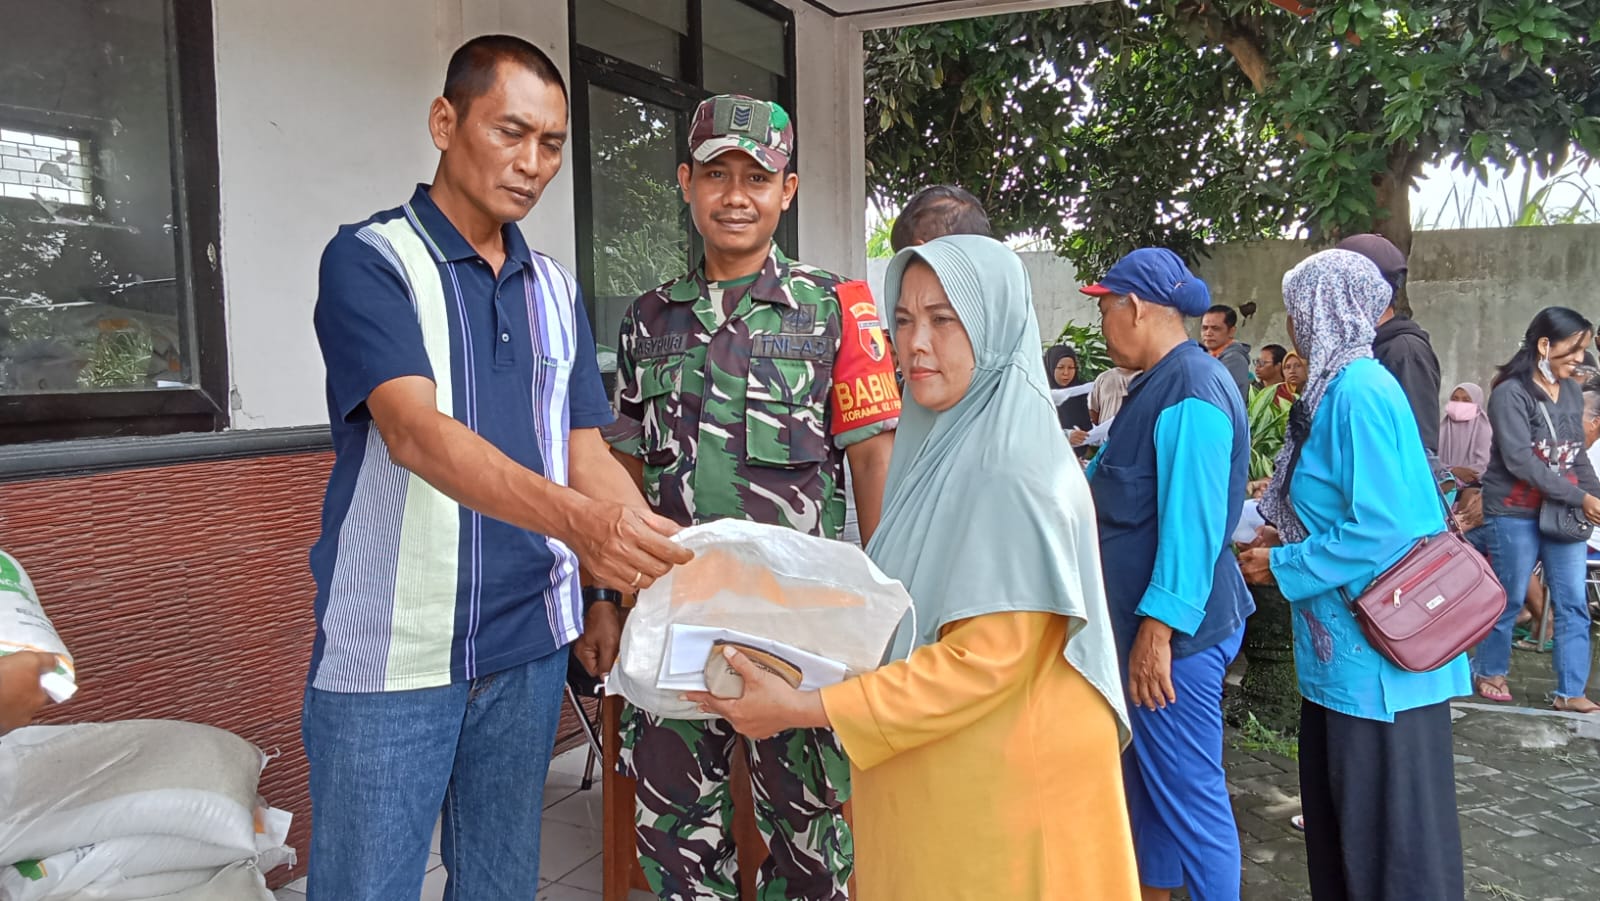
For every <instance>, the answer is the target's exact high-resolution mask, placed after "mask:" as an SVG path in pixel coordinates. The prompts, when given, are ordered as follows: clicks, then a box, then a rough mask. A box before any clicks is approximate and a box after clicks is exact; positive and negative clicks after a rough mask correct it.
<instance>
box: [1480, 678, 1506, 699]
mask: <svg viewBox="0 0 1600 901" xmlns="http://www.w3.org/2000/svg"><path fill="white" fill-rule="evenodd" d="M1477 692H1478V697H1480V698H1485V699H1487V700H1490V701H1494V702H1495V703H1497V704H1505V703H1507V702H1509V701H1510V700H1511V689H1509V688H1507V687H1506V680H1505V679H1500V678H1495V679H1479V680H1478V683H1477Z"/></svg>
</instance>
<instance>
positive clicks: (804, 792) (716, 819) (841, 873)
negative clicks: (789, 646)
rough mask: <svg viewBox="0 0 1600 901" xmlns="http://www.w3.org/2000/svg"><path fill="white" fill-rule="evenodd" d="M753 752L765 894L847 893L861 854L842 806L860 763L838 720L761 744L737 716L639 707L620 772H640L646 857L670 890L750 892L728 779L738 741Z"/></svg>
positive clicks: (833, 896) (774, 900)
mask: <svg viewBox="0 0 1600 901" xmlns="http://www.w3.org/2000/svg"><path fill="white" fill-rule="evenodd" d="M738 742H743V743H744V745H745V749H746V753H747V754H748V756H749V761H750V776H751V783H752V787H753V789H754V790H753V792H752V794H753V795H754V798H755V811H756V823H757V825H758V827H759V828H760V830H761V836H762V838H763V839H764V840H765V841H766V843H767V856H766V859H765V860H763V861H762V863H761V870H760V872H759V874H758V876H757V880H756V884H757V885H758V886H759V891H758V892H757V897H758V898H760V899H761V901H788V899H798V901H845V899H847V898H848V897H849V895H848V892H847V891H846V888H845V886H846V883H847V882H848V881H849V879H850V872H851V869H852V867H853V865H854V861H855V851H854V846H853V844H852V839H851V836H850V827H849V825H848V824H846V823H845V821H844V816H843V815H842V814H841V813H840V808H841V807H842V806H843V804H844V802H845V801H846V800H847V799H848V797H849V794H850V762H849V759H848V758H846V757H845V755H844V751H843V749H841V748H840V747H839V741H838V739H837V738H836V737H834V734H833V733H832V732H830V731H828V730H826V729H797V730H794V731H790V732H784V733H781V734H779V735H775V736H773V737H772V738H768V739H764V740H761V741H754V740H752V739H748V738H743V737H742V736H740V735H739V734H738V733H736V732H734V731H733V727H732V726H730V725H729V724H728V722H727V721H726V720H668V719H661V718H660V717H657V716H655V715H653V714H649V713H645V712H644V711H642V710H639V709H637V708H635V707H634V706H632V705H631V704H630V705H628V706H627V708H626V712H625V713H624V714H623V721H622V747H621V751H622V753H621V759H620V763H619V766H618V769H619V770H621V771H622V774H623V775H625V776H630V777H632V778H634V779H637V780H638V783H639V790H638V795H637V798H636V802H635V806H634V826H635V836H636V838H637V841H638V848H639V863H640V864H641V865H642V866H643V868H644V874H645V878H646V879H647V880H649V882H650V888H651V890H652V891H654V892H655V893H656V895H657V896H658V897H660V898H662V899H674V901H689V899H692V901H701V899H707V901H713V899H734V898H738V897H739V880H738V873H737V864H738V861H737V858H736V856H735V848H734V843H733V834H732V833H733V794H732V791H731V789H730V787H729V784H728V776H729V771H730V769H731V761H732V758H733V751H734V748H735V746H736V743H738Z"/></svg>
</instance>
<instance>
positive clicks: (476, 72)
mask: <svg viewBox="0 0 1600 901" xmlns="http://www.w3.org/2000/svg"><path fill="white" fill-rule="evenodd" d="M501 63H515V64H516V65H519V66H521V67H523V68H524V69H527V70H528V71H529V72H532V73H533V74H534V75H536V76H538V78H539V80H540V81H542V82H544V83H546V84H553V85H555V86H556V87H558V88H560V89H561V99H562V100H566V99H567V82H566V79H564V78H562V77H561V70H560V69H557V68H556V64H555V63H554V62H553V61H551V59H550V57H549V56H548V55H546V54H545V52H544V51H543V50H540V49H539V48H538V47H535V46H534V45H532V44H530V43H528V42H527V41H525V40H523V39H522V38H519V37H516V36H515V35H509V34H483V35H479V36H477V37H475V38H473V39H472V40H470V41H468V42H466V43H465V44H462V45H461V46H460V47H458V48H456V52H455V53H452V54H450V65H449V66H448V67H447V68H446V69H445V73H444V91H443V93H444V99H446V100H448V101H450V105H451V106H453V107H455V109H456V114H457V115H459V116H465V115H466V114H467V108H468V107H469V106H471V105H472V101H474V100H477V99H478V98H479V97H482V96H483V95H484V94H487V93H489V91H490V90H492V89H493V88H494V85H495V78H496V77H497V73H498V72H499V69H500V64H501Z"/></svg>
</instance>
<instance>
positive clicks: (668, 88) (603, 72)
mask: <svg viewBox="0 0 1600 901" xmlns="http://www.w3.org/2000/svg"><path fill="white" fill-rule="evenodd" d="M579 2H580V0H569V2H568V4H567V23H568V35H567V40H568V46H569V47H570V49H571V57H570V58H571V61H572V62H571V73H570V78H569V80H570V81H571V87H570V90H569V93H570V96H571V105H572V135H573V140H572V163H573V166H572V168H573V190H574V197H575V198H576V204H575V207H576V208H575V210H574V214H575V215H574V219H575V223H576V229H577V250H578V272H577V276H578V284H579V285H580V286H582V288H583V292H584V296H585V297H590V296H592V295H593V289H594V285H595V272H594V208H593V207H592V206H591V205H590V203H589V202H588V198H590V197H592V196H593V193H592V191H593V185H594V179H593V172H592V170H591V163H590V160H591V158H592V157H591V153H592V150H593V147H592V145H591V144H590V134H589V123H590V120H589V88H590V87H591V86H593V87H598V88H602V89H604V90H608V91H614V92H616V93H619V94H624V95H627V96H630V97H635V98H638V99H640V100H643V101H645V102H646V103H651V104H655V105H657V106H662V107H666V108H668V109H671V110H673V111H674V112H676V113H678V114H679V115H681V116H683V117H684V120H683V121H684V126H685V131H687V126H688V120H689V117H690V116H692V115H693V114H694V109H695V107H696V106H698V105H699V103H700V101H702V100H704V99H705V98H707V97H710V96H712V92H711V91H710V90H708V89H706V88H705V86H704V85H705V52H704V47H705V39H704V37H705V36H704V29H703V27H702V23H703V22H704V18H703V8H702V0H687V2H688V8H689V33H688V34H687V35H684V36H683V39H682V45H681V47H680V53H679V59H680V60H681V63H682V67H683V72H684V77H683V78H675V77H672V76H669V75H663V74H662V73H660V72H657V71H655V70H654V69H650V68H648V67H646V66H642V65H639V64H638V63H633V62H629V61H628V60H624V59H619V58H617V57H615V56H612V55H610V54H608V53H604V52H601V51H599V50H595V49H594V48H592V47H587V46H584V45H583V44H580V43H579V42H578V3H579ZM737 2H738V3H741V4H743V5H744V6H748V7H750V8H751V9H754V10H756V11H757V12H760V13H762V14H764V15H766V16H768V17H769V18H772V19H773V20H775V21H777V22H778V23H780V24H781V25H782V26H783V35H784V41H783V43H784V52H783V58H784V67H785V68H786V69H787V70H788V71H787V72H785V73H784V74H783V76H782V78H781V79H780V80H779V92H778V93H779V96H778V102H779V103H780V104H782V105H783V108H784V109H786V110H788V111H789V114H790V116H793V117H794V121H795V132H796V140H795V149H794V153H793V154H791V155H790V171H798V169H799V165H800V140H799V137H798V136H799V134H800V133H801V128H802V123H801V122H800V120H799V116H798V113H797V112H796V109H795V107H796V106H797V105H798V101H797V93H798V88H797V81H796V78H795V66H796V61H797V55H796V54H797V51H796V48H795V24H794V11H793V10H791V9H789V8H788V7H785V6H783V5H781V4H779V3H776V2H774V0H737ZM688 161H689V149H688V148H687V147H684V146H680V147H679V148H678V162H679V163H680V164H681V163H686V162H688ZM799 217H800V198H799V196H798V195H797V196H796V197H795V201H794V203H792V204H791V205H790V206H789V210H788V211H787V212H786V213H784V215H783V219H782V220H781V221H780V222H779V224H778V233H777V235H776V240H777V242H778V246H779V247H781V248H782V249H783V251H784V252H785V253H787V254H789V255H790V256H791V257H793V256H796V255H798V253H799V250H800V247H799V245H800V234H799V221H800V218H799ZM702 252H703V250H702V244H701V239H700V235H699V233H698V232H696V231H695V230H694V228H693V227H692V226H691V227H690V229H689V254H688V257H687V258H686V259H685V260H684V261H683V268H684V272H687V271H688V270H689V267H691V266H693V265H695V263H696V262H698V261H699V259H700V255H701V253H702ZM681 274H682V273H668V272H664V273H662V274H661V277H662V279H663V280H665V279H668V278H672V277H674V276H675V275H681ZM588 313H589V324H590V326H591V327H594V326H596V324H597V322H598V318H597V314H596V312H595V310H594V305H593V304H592V303H591V304H590V308H589V310H588ZM595 340H596V341H597V342H598V343H600V344H605V345H611V344H612V343H614V342H615V341H616V336H615V335H599V334H596V335H595Z"/></svg>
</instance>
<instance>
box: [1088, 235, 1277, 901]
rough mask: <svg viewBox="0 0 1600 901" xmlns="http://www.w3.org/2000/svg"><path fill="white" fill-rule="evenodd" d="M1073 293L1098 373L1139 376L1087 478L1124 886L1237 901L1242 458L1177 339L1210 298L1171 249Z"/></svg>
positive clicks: (1244, 452)
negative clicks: (1237, 549)
mask: <svg viewBox="0 0 1600 901" xmlns="http://www.w3.org/2000/svg"><path fill="white" fill-rule="evenodd" d="M1083 293H1085V294H1088V295H1090V296H1091V297H1095V298H1097V300H1098V303H1099V307H1100V317H1101V323H1102V328H1103V329H1104V331H1105V336H1106V344H1107V349H1108V350H1109V352H1110V355H1111V360H1112V362H1113V363H1115V364H1116V365H1118V366H1121V367H1123V368H1126V369H1133V370H1143V372H1142V373H1141V374H1140V375H1139V376H1138V377H1137V378H1135V379H1134V380H1133V382H1132V384H1131V385H1130V386H1129V390H1128V397H1127V400H1126V401H1124V403H1123V405H1122V409H1121V411H1120V412H1118V414H1117V418H1116V419H1115V420H1114V421H1113V422H1112V424H1111V431H1110V434H1109V435H1108V436H1107V439H1106V444H1105V447H1104V449H1103V450H1102V451H1101V452H1100V455H1099V456H1098V457H1096V458H1095V461H1094V463H1093V465H1091V466H1090V468H1089V485H1090V488H1091V490H1092V491H1093V493H1094V502H1095V509H1096V512H1097V516H1098V518H1099V525H1100V553H1101V557H1102V560H1103V564H1104V567H1105V579H1106V599H1107V601H1108V603H1109V606H1110V610H1111V625H1112V631H1113V633H1114V634H1115V637H1116V644H1117V654H1118V660H1119V662H1120V663H1121V665H1122V670H1123V679H1124V683H1125V684H1126V686H1127V691H1128V700H1129V702H1130V703H1129V705H1128V707H1129V714H1130V717H1131V719H1132V721H1133V742H1132V744H1131V745H1130V746H1129V749H1128V751H1127V752H1126V754H1125V755H1124V757H1123V779H1124V782H1125V783H1126V785H1127V792H1128V812H1129V818H1130V820H1131V822H1132V826H1133V842H1134V850H1135V853H1136V854H1137V857H1138V862H1139V881H1140V883H1141V884H1142V886H1143V890H1144V898H1145V899H1146V901H1162V899H1166V898H1169V897H1170V896H1171V893H1172V890H1173V889H1176V888H1179V887H1187V888H1188V890H1189V895H1190V897H1192V898H1194V899H1195V901H1238V898H1239V833H1238V830H1237V828H1236V826H1235V825H1234V820H1233V809H1232V807H1231V806H1230V804H1229V802H1228V785H1227V780H1226V778H1225V776H1224V774H1223V770H1222V682H1223V677H1224V675H1225V673H1226V672H1227V668H1228V664H1230V663H1231V662H1232V661H1233V658H1234V657H1235V656H1236V655H1237V654H1238V653H1239V646H1240V645H1241V644H1242V643H1243V641H1244V622H1245V618H1246V617H1248V616H1249V615H1250V614H1251V613H1252V612H1253V611H1254V610H1255V603H1254V601H1252V600H1251V597H1250V592H1249V590H1248V589H1246V587H1245V583H1244V578H1243V577H1242V576H1241V575H1240V574H1239V566H1238V564H1237V562H1235V560H1234V557H1233V554H1232V552H1231V551H1230V550H1229V548H1228V538H1229V536H1230V535H1232V534H1233V530H1234V528H1235V527H1236V526H1237V525H1238V523H1239V512H1240V508H1241V506H1242V504H1243V501H1244V498H1245V493H1246V488H1245V484H1246V477H1247V472H1248V464H1249V459H1250V439H1249V430H1248V427H1247V426H1246V419H1245V411H1244V403H1243V401H1242V400H1241V399H1240V397H1239V389H1238V388H1237V387H1236V386H1235V385H1234V382H1233V378H1232V377H1231V376H1230V375H1229V374H1228V370H1227V369H1226V368H1224V367H1223V365H1222V364H1221V363H1219V362H1217V360H1216V359H1214V358H1213V357H1212V356H1211V355H1210V354H1208V353H1206V351H1205V350H1204V349H1203V348H1202V347H1201V346H1200V345H1199V344H1196V343H1195V342H1194V341H1192V340H1190V338H1189V334H1188V331H1187V328H1186V323H1185V320H1186V319H1188V318H1193V317H1197V316H1200V315H1202V314H1204V313H1205V311H1206V310H1207V309H1209V308H1210V306H1211V292H1210V290H1209V289H1207V287H1206V284H1205V282H1203V281H1201V280H1200V279H1199V278H1197V277H1196V276H1195V275H1194V274H1193V273H1191V272H1190V271H1189V269H1188V267H1186V266H1185V265H1184V264H1183V261H1182V260H1180V259H1179V258H1178V256H1177V255H1176V254H1174V253H1173V252H1172V251H1170V250H1164V249H1160V248H1143V249H1140V250H1135V251H1134V252H1133V253H1130V254H1128V255H1127V256H1126V257H1123V258H1122V259H1121V260H1119V261H1118V262H1117V264H1116V265H1114V266H1112V267H1111V270H1110V271H1109V272H1107V273H1106V275H1105V278H1103V279H1101V280H1100V282H1099V283H1098V284H1094V285H1090V286H1089V287H1087V288H1084V289H1083Z"/></svg>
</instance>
